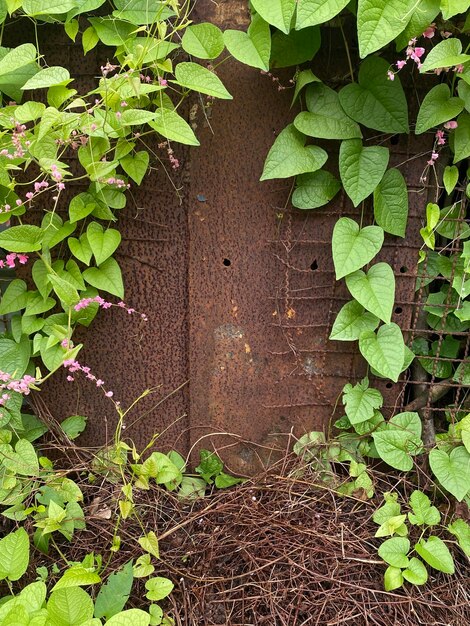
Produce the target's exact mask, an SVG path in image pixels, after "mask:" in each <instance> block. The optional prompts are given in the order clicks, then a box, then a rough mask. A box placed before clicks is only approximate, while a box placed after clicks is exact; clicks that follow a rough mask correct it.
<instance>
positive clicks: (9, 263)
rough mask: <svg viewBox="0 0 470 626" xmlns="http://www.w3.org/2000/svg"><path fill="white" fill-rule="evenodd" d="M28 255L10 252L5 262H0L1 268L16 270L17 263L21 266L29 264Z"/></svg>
mask: <svg viewBox="0 0 470 626" xmlns="http://www.w3.org/2000/svg"><path fill="white" fill-rule="evenodd" d="M28 259H29V257H28V255H27V254H17V253H16V252H10V254H7V256H6V258H5V260H4V261H3V260H0V268H4V267H9V268H10V269H14V268H15V265H16V261H18V263H20V265H25V264H26V263H27V262H28Z"/></svg>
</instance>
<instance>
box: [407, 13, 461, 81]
mask: <svg viewBox="0 0 470 626" xmlns="http://www.w3.org/2000/svg"><path fill="white" fill-rule="evenodd" d="M459 13H460V11H459ZM467 61H470V55H468V54H462V42H461V41H460V39H459V38H458V37H452V38H451V39H444V41H440V42H439V43H438V44H437V45H436V46H434V48H433V49H432V50H430V51H429V53H428V55H427V56H426V58H425V59H424V61H423V63H422V65H421V67H420V68H419V71H420V72H429V71H430V70H436V69H438V68H443V67H453V66H455V65H460V64H463V63H466V62H467Z"/></svg>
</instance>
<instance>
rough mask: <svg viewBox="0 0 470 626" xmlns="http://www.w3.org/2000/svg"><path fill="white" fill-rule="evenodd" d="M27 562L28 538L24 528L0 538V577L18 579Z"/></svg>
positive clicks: (11, 579) (26, 566)
mask: <svg viewBox="0 0 470 626" xmlns="http://www.w3.org/2000/svg"><path fill="white" fill-rule="evenodd" d="M28 564H29V538H28V533H27V532H26V531H25V529H24V528H20V529H18V530H16V531H13V532H10V533H8V534H7V535H6V537H4V538H3V539H0V578H2V579H5V578H8V580H10V581H15V580H19V579H20V578H21V577H22V576H23V575H24V573H25V572H26V570H27V568H28Z"/></svg>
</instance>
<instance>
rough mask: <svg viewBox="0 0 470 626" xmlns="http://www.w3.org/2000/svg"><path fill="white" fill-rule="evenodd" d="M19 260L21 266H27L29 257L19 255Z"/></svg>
mask: <svg viewBox="0 0 470 626" xmlns="http://www.w3.org/2000/svg"><path fill="white" fill-rule="evenodd" d="M17 259H18V261H19V262H20V263H21V265H25V264H26V263H27V262H28V259H29V256H28V255H27V254H18V256H17Z"/></svg>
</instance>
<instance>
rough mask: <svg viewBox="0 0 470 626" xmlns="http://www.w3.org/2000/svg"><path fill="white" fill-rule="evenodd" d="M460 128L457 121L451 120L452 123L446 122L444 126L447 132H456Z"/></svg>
mask: <svg viewBox="0 0 470 626" xmlns="http://www.w3.org/2000/svg"><path fill="white" fill-rule="evenodd" d="M457 126H458V123H457V122H456V121H455V120H451V121H450V122H446V123H445V124H444V128H446V129H447V130H455V129H456V128H457Z"/></svg>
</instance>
